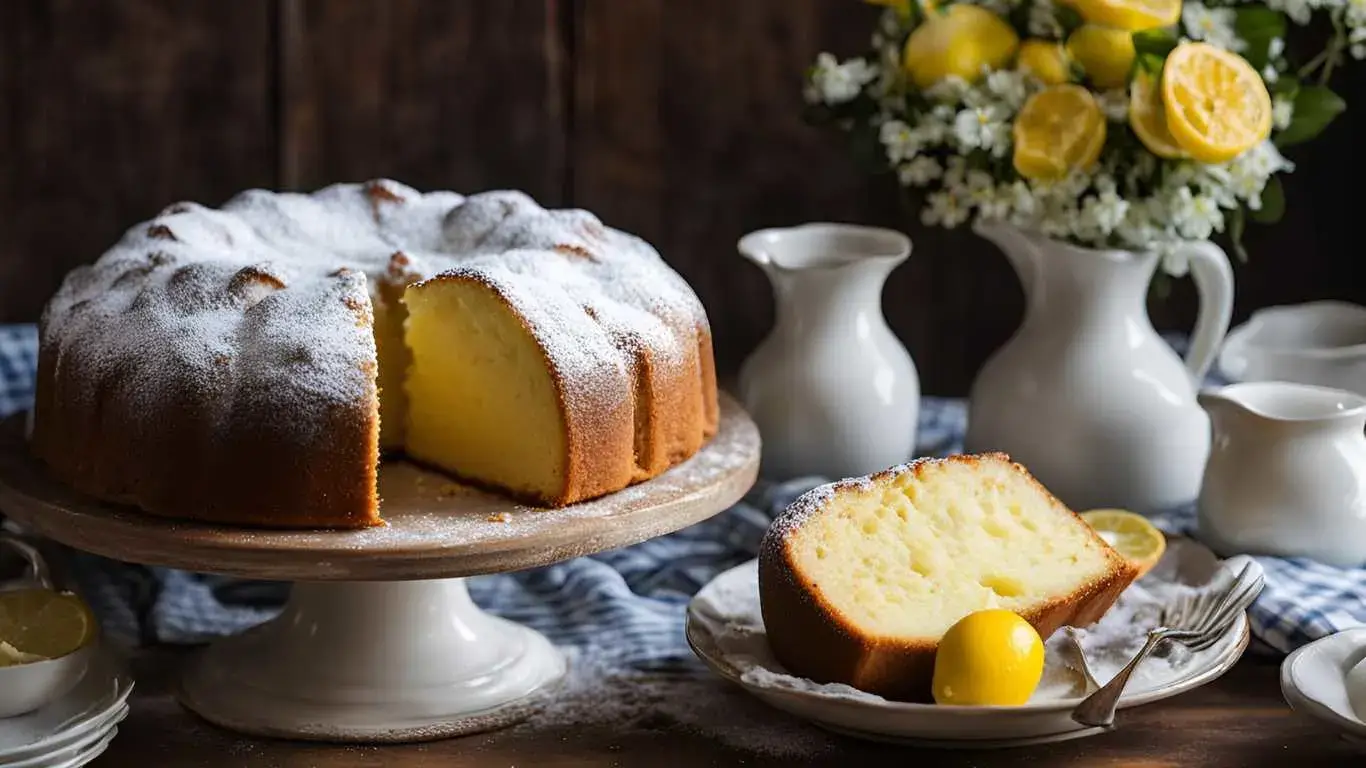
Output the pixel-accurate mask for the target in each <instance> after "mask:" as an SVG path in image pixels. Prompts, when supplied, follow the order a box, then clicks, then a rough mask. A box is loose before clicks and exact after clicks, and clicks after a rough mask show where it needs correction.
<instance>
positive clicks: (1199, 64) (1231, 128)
mask: <svg viewBox="0 0 1366 768" xmlns="http://www.w3.org/2000/svg"><path fill="white" fill-rule="evenodd" d="M1162 104H1163V107H1164V110H1165V113H1166V117H1167V128H1168V129H1169V130H1170V131H1171V134H1172V137H1173V138H1174V139H1175V140H1176V143H1177V144H1178V145H1180V146H1181V149H1183V150H1185V152H1186V154H1188V155H1190V156H1191V157H1193V158H1195V159H1196V160H1199V161H1200V162H1202V163H1222V162H1226V161H1228V160H1232V159H1233V158H1235V157H1237V156H1238V155H1240V154H1242V153H1243V152H1246V151H1247V150H1249V149H1251V148H1252V147H1255V146H1256V145H1258V144H1260V143H1262V142H1263V141H1265V140H1266V138H1267V137H1268V136H1270V135H1271V94H1270V93H1268V92H1267V90H1266V83H1264V82H1263V81H1262V76H1261V75H1259V74H1258V73H1257V70H1255V69H1253V68H1252V65H1251V64H1249V63H1247V59H1244V58H1243V57H1242V56H1239V55H1238V54H1236V53H1233V52H1231V51H1226V50H1224V49H1222V48H1216V47H1214V46H1212V45H1209V44H1207V43H1192V42H1184V43H1181V44H1179V45H1177V46H1176V47H1175V48H1173V49H1172V52H1171V53H1169V54H1167V62H1166V64H1164V65H1163V67H1162Z"/></svg>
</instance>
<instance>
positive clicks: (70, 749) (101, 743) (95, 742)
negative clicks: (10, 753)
mask: <svg viewBox="0 0 1366 768" xmlns="http://www.w3.org/2000/svg"><path fill="white" fill-rule="evenodd" d="M127 716H128V705H127V704H124V705H123V706H121V707H119V708H118V709H117V710H115V712H114V716H113V717H112V718H109V719H107V720H105V721H104V722H103V724H102V725H100V726H99V727H98V728H94V729H91V730H87V731H85V732H83V733H82V734H81V736H80V737H79V738H77V739H74V740H73V741H71V742H69V743H66V744H63V745H61V746H59V747H57V748H55V749H53V750H52V751H50V752H44V753H43V754H41V755H35V756H34V757H29V758H25V759H23V760H19V761H18V762H8V761H6V762H5V763H4V765H5V768H52V766H58V765H84V764H85V763H87V762H89V761H91V760H93V759H95V756H96V755H98V754H99V753H100V752H103V751H104V748H105V747H106V746H107V745H108V744H109V742H110V741H111V740H112V739H113V738H114V735H115V734H117V733H118V732H119V727H118V725H119V723H120V722H122V721H123V718H125V717H127ZM82 759H84V761H82Z"/></svg>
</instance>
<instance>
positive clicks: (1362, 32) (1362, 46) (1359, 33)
mask: <svg viewBox="0 0 1366 768" xmlns="http://www.w3.org/2000/svg"><path fill="white" fill-rule="evenodd" d="M1362 22H1363V24H1366V19H1363V20H1362ZM1347 42H1348V43H1349V44H1350V45H1351V52H1352V58H1354V59H1366V26H1360V27H1353V28H1352V30H1351V31H1350V32H1348V33H1347Z"/></svg>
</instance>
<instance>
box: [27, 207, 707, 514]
mask: <svg viewBox="0 0 1366 768" xmlns="http://www.w3.org/2000/svg"><path fill="white" fill-rule="evenodd" d="M410 309H411V310H412V311H413V315H412V317H411V318H410V316H409V312H410ZM41 339H42V346H41V351H40V354H39V371H38V383H37V396H36V404H35V413H34V425H33V426H34V428H33V436H32V446H33V449H34V451H35V452H36V454H37V455H38V456H40V457H41V458H43V459H44V460H45V461H46V462H47V463H48V464H49V465H50V467H51V468H52V470H53V471H54V472H55V473H56V474H57V475H58V476H59V477H61V478H62V479H64V480H65V481H67V482H69V483H71V484H72V485H74V486H76V487H78V488H80V489H82V490H84V491H86V492H88V493H91V494H94V495H97V496H99V497H102V498H106V499H110V500H115V501H120V502H126V503H130V504H134V505H136V506H138V507H140V508H142V509H144V510H145V511H148V512H151V513H154V514H159V515H165V516H172V517H185V518H192V519H202V520H211V521H220V522H232V523H244V524H254V525H268V526H280V527H301V526H329V527H361V526H367V525H373V524H376V523H378V522H379V521H380V518H379V510H378V500H377V498H376V476H377V464H378V461H379V456H380V453H381V451H382V450H389V451H400V450H405V451H407V452H408V453H409V454H411V455H413V456H414V457H415V458H417V459H419V460H421V461H423V462H425V463H428V464H431V465H435V466H437V467H440V468H443V469H445V470H447V471H449V472H451V473H452V474H454V475H457V476H459V477H462V478H465V479H467V480H471V481H474V482H478V483H482V484H485V485H490V486H494V487H497V488H500V489H504V490H506V491H507V492H509V493H512V494H514V495H516V496H519V497H523V498H526V499H529V500H532V501H535V502H537V503H543V504H550V505H562V504H567V503H572V502H575V501H578V500H582V499H586V498H591V497H593V496H597V495H602V494H605V493H610V492H612V491H615V490H619V489H620V488H622V487H624V486H626V485H627V484H629V483H632V482H637V481H640V480H643V479H646V478H649V477H653V476H655V475H657V474H659V473H660V472H662V471H664V470H665V469H667V468H668V467H669V466H671V465H672V464H674V463H677V462H678V461H680V460H682V459H684V458H687V457H688V456H690V455H691V454H693V453H695V452H696V451H697V450H698V448H699V447H700V446H701V445H702V443H703V442H704V440H705V439H706V438H707V437H709V436H710V435H711V434H712V433H714V431H715V429H716V421H717V407H716V384H715V374H714V368H713V362H712V354H711V335H710V329H709V326H708V323H707V318H706V315H705V313H704V311H703V309H702V306H701V304H700V302H699V301H698V300H697V298H696V296H695V295H694V294H693V292H692V290H691V289H690V288H689V287H688V286H687V284H686V283H685V282H684V281H683V280H682V278H680V277H679V276H678V275H677V274H676V273H674V272H673V271H672V270H671V269H669V267H668V266H667V265H666V264H665V263H664V261H663V260H662V259H661V258H660V257H659V255H658V254H657V253H656V252H655V251H654V249H652V248H651V247H650V246H649V245H647V244H646V243H644V242H643V241H641V240H640V239H638V238H635V237H633V236H630V235H628V234H625V233H622V232H619V231H617V230H613V229H611V228H609V227H606V226H604V225H603V224H602V223H601V222H599V221H598V219H597V218H596V217H594V216H593V215H592V214H590V213H588V212H585V211H580V210H557V211H551V210H546V209H544V208H542V207H540V206H539V205H537V204H536V203H535V202H534V201H533V200H531V199H530V198H529V197H527V196H526V195H524V194H522V193H519V192H488V193H483V194H478V195H473V196H470V197H462V196H460V195H457V194H455V193H452V192H432V193H427V194H422V193H419V192H417V191H415V190H413V189H410V188H408V187H405V186H403V185H401V184H398V183H396V182H392V181H375V182H370V183H367V184H364V185H357V184H341V185H336V186H332V187H328V188H326V189H323V190H320V191H319V192H316V193H314V194H311V195H302V194H277V193H271V192H265V191H260V190H252V191H248V192H244V193H242V194H240V195H238V196H237V197H235V198H233V199H232V200H230V201H229V202H228V203H227V204H225V205H224V206H223V207H222V208H220V209H217V210H214V209H210V208H206V207H203V206H199V205H195V204H189V203H181V204H177V205H173V206H171V207H170V208H168V209H166V210H165V211H163V212H162V213H161V215H159V216H158V217H157V218H155V219H153V220H152V221H150V222H147V223H144V224H139V225H137V226H135V227H133V228H132V229H131V230H129V231H128V233H127V234H126V235H125V236H124V237H123V239H122V240H120V241H119V242H118V243H117V244H116V245H115V246H114V247H113V248H111V249H110V250H109V251H108V252H107V253H105V255H104V256H103V257H101V258H100V259H99V261H97V262H96V263H95V264H93V265H91V266H87V267H81V268H78V269H76V270H74V271H73V272H72V273H71V274H70V275H68V276H67V278H66V280H65V282H64V283H63V285H62V287H61V288H60V290H59V291H58V292H57V294H56V296H55V297H54V298H53V299H52V301H51V302H50V303H49V305H48V307H47V309H46V311H45V312H44V315H43V319H42V327H41ZM381 427H382V428H381Z"/></svg>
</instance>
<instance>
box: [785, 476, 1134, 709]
mask: <svg viewBox="0 0 1366 768" xmlns="http://www.w3.org/2000/svg"><path fill="white" fill-rule="evenodd" d="M759 569H760V593H761V597H762V599H763V614H764V622H765V625H766V627H767V630H768V635H769V641H770V644H771V645H772V647H773V650H774V652H775V654H776V655H777V656H778V658H779V660H780V661H782V662H783V664H784V665H786V666H788V667H789V669H791V670H792V671H794V672H796V673H797V674H801V675H805V676H808V677H811V678H812V679H815V680H818V681H822V682H844V683H847V684H850V685H853V686H855V687H858V688H861V689H864V690H870V691H872V692H875V693H880V694H882V695H886V696H889V697H891V698H908V699H924V698H925V697H926V696H927V695H928V682H929V674H930V671H931V670H932V666H933V658H934V650H935V647H936V646H937V643H938V641H939V638H940V637H941V636H942V635H943V634H944V632H945V631H946V630H948V628H949V627H951V626H952V625H953V624H954V623H955V622H957V621H958V620H959V619H961V618H963V617H964V616H966V615H968V614H969V613H972V612H974V611H979V610H983V609H988V608H1004V609H1007V610H1011V611H1014V612H1016V613H1018V614H1020V615H1021V616H1023V617H1024V618H1025V619H1026V620H1028V621H1029V622H1030V623H1031V624H1033V625H1034V626H1035V628H1036V629H1038V630H1039V634H1040V635H1041V636H1043V637H1045V638H1046V637H1048V636H1049V635H1050V634H1052V632H1053V631H1054V630H1056V629H1057V628H1058V627H1059V626H1062V625H1063V624H1074V625H1079V626H1081V625H1086V624H1090V623H1092V622H1094V621H1096V620H1097V619H1099V618H1100V616H1101V615H1103V613H1104V612H1105V611H1106V610H1107V609H1108V608H1109V607H1110V605H1111V604H1112V603H1113V602H1114V600H1115V598H1117V597H1118V596H1119V593H1120V592H1121V591H1123V589H1124V588H1125V587H1126V586H1128V584H1129V583H1130V582H1131V581H1133V579H1134V577H1135V571H1134V568H1133V566H1132V565H1130V564H1129V563H1128V562H1126V561H1125V560H1124V559H1123V558H1122V557H1121V556H1120V555H1119V554H1118V553H1117V552H1115V551H1114V550H1113V549H1111V548H1110V546H1109V545H1107V544H1106V543H1105V541H1104V540H1103V539H1101V538H1100V537H1099V536H1098V535H1097V534H1096V533H1095V532H1094V531H1093V530H1092V529H1091V527H1090V526H1089V525H1087V524H1086V523H1085V521H1083V520H1082V519H1081V518H1079V517H1078V516H1077V515H1076V514H1074V513H1073V512H1072V511H1071V510H1069V509H1067V508H1066V507H1065V506H1064V505H1063V504H1062V503H1061V502H1060V501H1058V500H1057V499H1056V498H1055V497H1054V496H1053V495H1052V494H1050V493H1048V491H1047V490H1045V489H1044V488H1043V486H1041V485H1039V483H1038V482H1037V481H1036V480H1035V479H1034V478H1033V477H1032V476H1030V475H1029V473H1028V472H1027V471H1025V469H1024V468H1023V467H1021V466H1019V465H1018V464H1015V463H1013V462H1011V461H1010V460H1009V458H1008V457H1006V456H1005V455H1003V454H985V455H981V456H955V457H951V458H949V459H928V460H921V461H918V462H914V463H912V464H908V465H905V466H902V467H897V468H894V469H891V470H888V471H886V472H883V473H880V474H877V475H873V476H871V477H865V478H857V479H853V480H846V481H842V482H839V483H834V484H830V485H826V486H822V487H820V488H816V489H814V490H812V491H811V492H809V493H807V494H806V495H804V496H802V497H801V498H799V499H798V500H797V501H796V502H794V503H793V504H792V505H791V506H790V507H789V508H788V509H787V510H786V511H785V512H784V513H783V514H782V515H781V516H780V517H779V518H778V519H777V520H775V521H774V523H773V525H772V526H771V527H770V529H769V531H768V534H767V535H766V537H765V539H764V544H763V547H762V548H761V551H760V556H759Z"/></svg>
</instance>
